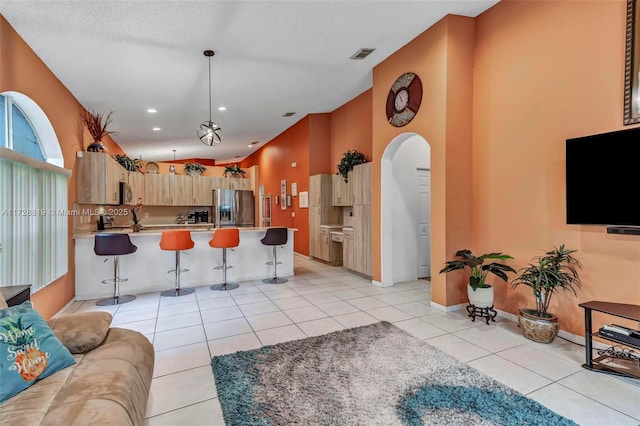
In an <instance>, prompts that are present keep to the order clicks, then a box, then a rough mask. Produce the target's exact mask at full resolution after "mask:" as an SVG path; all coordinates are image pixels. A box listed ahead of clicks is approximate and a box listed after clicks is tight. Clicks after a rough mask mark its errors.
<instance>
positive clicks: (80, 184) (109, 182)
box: [77, 152, 128, 205]
mask: <svg viewBox="0 0 640 426" xmlns="http://www.w3.org/2000/svg"><path fill="white" fill-rule="evenodd" d="M77 164H78V179H77V189H78V203H80V204H107V205H117V204H119V203H120V182H126V181H127V179H128V176H127V171H126V170H125V169H124V168H123V167H122V166H121V165H120V164H118V162H117V161H116V160H114V159H113V158H111V157H110V156H109V155H108V154H104V153H101V152H82V157H80V158H78V161H77Z"/></svg>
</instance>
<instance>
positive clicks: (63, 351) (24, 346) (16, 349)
mask: <svg viewBox="0 0 640 426" xmlns="http://www.w3.org/2000/svg"><path fill="white" fill-rule="evenodd" d="M75 362H76V361H75V359H74V358H73V355H71V353H70V352H69V350H68V349H67V348H65V347H64V346H63V345H62V343H60V340H58V338H57V337H56V336H55V335H54V334H53V332H52V331H51V329H50V328H49V326H48V325H47V322H46V321H45V320H44V319H43V318H42V316H40V314H39V313H38V311H36V310H35V309H33V307H32V306H31V302H29V301H26V302H24V303H22V304H21V305H18V306H12V307H10V308H6V309H2V310H0V383H2V386H0V403H1V402H3V401H5V400H7V399H9V398H11V397H12V396H14V395H16V394H17V393H19V392H21V391H23V390H25V389H26V388H28V387H29V386H31V385H32V384H34V383H35V382H36V380H40V379H44V378H45V377H47V376H50V375H51V374H53V373H55V372H56V371H59V370H62V369H63V368H66V367H68V366H70V365H73V364H75Z"/></svg>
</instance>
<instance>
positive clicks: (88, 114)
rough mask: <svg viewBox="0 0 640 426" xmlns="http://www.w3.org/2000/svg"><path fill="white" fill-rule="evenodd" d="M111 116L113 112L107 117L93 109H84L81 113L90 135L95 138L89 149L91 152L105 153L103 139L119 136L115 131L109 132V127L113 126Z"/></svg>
mask: <svg viewBox="0 0 640 426" xmlns="http://www.w3.org/2000/svg"><path fill="white" fill-rule="evenodd" d="M111 114H113V111H111V112H109V113H108V114H107V115H105V114H104V113H102V112H96V111H94V110H93V109H92V108H89V109H88V110H85V109H83V110H82V112H80V117H81V118H82V122H83V123H84V125H85V126H86V127H87V130H88V131H89V134H90V135H91V137H92V138H93V143H92V144H91V145H89V146H88V147H87V151H89V152H103V151H105V148H104V145H102V138H104V137H105V136H108V135H117V134H118V132H114V131H113V130H107V126H109V124H111V121H112V118H111Z"/></svg>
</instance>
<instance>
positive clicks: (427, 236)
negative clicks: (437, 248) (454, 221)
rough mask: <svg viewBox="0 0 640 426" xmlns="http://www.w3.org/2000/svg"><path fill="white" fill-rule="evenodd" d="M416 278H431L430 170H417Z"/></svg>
mask: <svg viewBox="0 0 640 426" xmlns="http://www.w3.org/2000/svg"><path fill="white" fill-rule="evenodd" d="M417 172H418V252H417V253H418V262H417V265H418V278H429V277H430V276H431V170H426V169H418V170H417Z"/></svg>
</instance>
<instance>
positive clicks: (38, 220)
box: [0, 158, 69, 292]
mask: <svg viewBox="0 0 640 426" xmlns="http://www.w3.org/2000/svg"><path fill="white" fill-rule="evenodd" d="M67 178H68V176H67V175H65V174H64V173H57V172H55V171H52V170H47V169H41V168H37V167H32V166H30V165H27V164H23V163H22V162H18V161H13V160H10V159H7V158H0V184H1V187H0V244H2V246H1V248H0V250H1V251H0V286H8V285H21V284H31V285H32V292H35V291H37V290H39V289H40V288H42V287H44V286H46V285H47V284H49V283H51V282H53V281H55V280H56V279H58V278H60V277H61V276H63V275H64V274H66V273H67V272H68V265H69V262H68V238H69V236H68V226H69V218H68V215H67V209H68V201H67Z"/></svg>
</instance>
